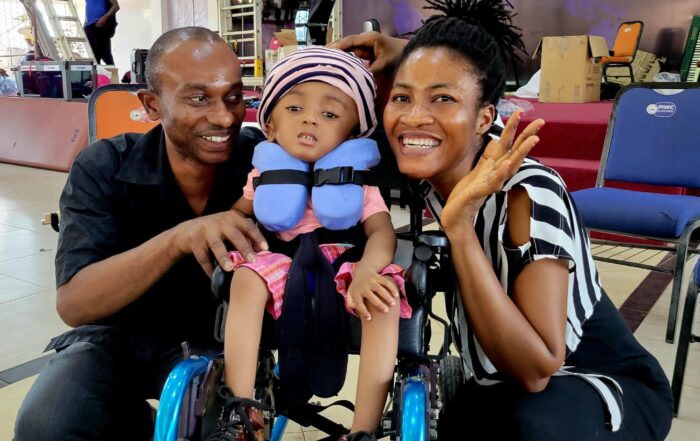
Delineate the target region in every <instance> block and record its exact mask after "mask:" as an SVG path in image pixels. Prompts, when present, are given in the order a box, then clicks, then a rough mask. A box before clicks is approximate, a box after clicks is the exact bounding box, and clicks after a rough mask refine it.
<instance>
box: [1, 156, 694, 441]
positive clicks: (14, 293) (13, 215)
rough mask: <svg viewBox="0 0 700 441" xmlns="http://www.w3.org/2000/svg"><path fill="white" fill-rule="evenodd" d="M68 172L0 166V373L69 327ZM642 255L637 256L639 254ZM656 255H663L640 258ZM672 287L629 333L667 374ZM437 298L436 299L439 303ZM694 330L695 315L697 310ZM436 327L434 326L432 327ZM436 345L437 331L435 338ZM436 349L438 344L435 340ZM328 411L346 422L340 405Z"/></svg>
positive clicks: (291, 436) (294, 434)
mask: <svg viewBox="0 0 700 441" xmlns="http://www.w3.org/2000/svg"><path fill="white" fill-rule="evenodd" d="M65 179H66V174H65V173H59V172H52V171H46V170H38V169H33V168H27V167H19V166H14V165H8V164H0V336H1V337H0V373H1V372H3V371H6V370H7V369H10V368H12V367H15V366H17V365H20V364H22V363H25V362H28V361H31V360H34V359H36V358H38V357H40V356H41V353H42V349H43V347H44V346H45V345H46V343H47V342H48V340H49V339H50V338H51V337H52V336H54V335H56V334H59V333H60V332H62V331H63V330H65V329H67V327H66V325H64V324H63V323H62V322H61V320H60V319H59V318H58V316H57V315H56V312H55V309H54V275H53V271H54V268H53V258H54V253H55V248H56V238H57V235H56V233H55V232H53V230H51V228H50V227H48V226H43V225H41V224H40V219H41V216H42V214H43V213H44V212H47V211H51V210H55V209H56V208H57V205H58V196H59V194H60V191H61V189H62V187H63V184H64V183H65ZM392 216H393V218H394V221H395V224H396V225H403V224H405V223H406V213H405V212H401V211H399V210H396V211H394V212H393V213H392ZM642 257H643V256H640V257H639V258H642ZM646 257H650V258H651V259H659V258H661V256H646ZM598 265H599V268H600V271H601V277H602V279H603V282H604V286H605V288H606V290H607V291H608V294H609V295H610V297H611V298H612V299H613V302H614V303H615V304H616V305H618V306H620V305H621V304H622V302H623V301H624V300H625V299H626V298H627V296H628V295H629V293H630V292H632V291H633V290H634V289H635V288H636V287H637V286H638V285H639V283H640V282H641V281H642V279H644V277H645V276H646V275H647V272H646V271H643V270H638V269H633V268H628V267H620V266H613V265H609V264H600V263H599V264H598ZM669 295H670V289H669V288H667V289H666V290H665V291H664V293H663V295H662V296H661V298H660V299H659V301H658V302H657V303H656V305H655V306H654V308H653V309H652V310H651V311H650V313H649V314H648V316H647V317H646V318H645V319H644V321H643V322H642V324H641V325H640V326H639V328H638V329H637V331H636V333H635V335H636V336H637V338H638V339H639V340H640V341H641V343H642V344H643V345H644V346H645V347H646V348H647V349H649V350H650V351H651V352H652V353H653V354H654V355H656V356H657V357H658V359H659V361H660V362H661V364H662V366H663V367H664V369H665V371H666V373H667V375H670V374H671V372H672V369H673V362H674V358H675V345H670V344H667V343H665V342H664V332H665V324H666V316H667V313H668V302H669ZM439 303H440V302H436V304H439ZM695 325H696V327H695V329H696V333H697V332H698V331H697V330H699V329H700V314H696V323H695ZM434 329H435V330H438V329H439V326H436V327H434ZM433 338H434V339H435V341H436V342H438V341H439V339H440V338H441V336H440V332H436V333H435V335H434V336H433ZM433 347H437V343H436V344H434V345H433ZM356 364H357V360H356V359H355V358H354V357H353V358H352V359H351V366H350V367H349V370H348V378H354V377H355V375H356V374H355V373H356V370H357V366H356ZM688 366H689V367H688V369H687V372H686V378H685V385H684V388H683V398H682V402H681V409H680V417H679V418H677V419H675V420H674V422H673V427H672V429H671V434H670V436H669V437H668V439H669V440H672V441H691V440H696V439H698V433H700V345H697V344H696V345H691V348H690V356H689V360H688ZM33 380H34V378H33V377H30V378H27V379H24V380H21V381H19V382H13V383H12V384H10V385H5V382H3V381H2V379H1V378H0V441H7V440H10V439H11V438H12V429H13V426H14V418H15V415H16V412H17V409H18V407H19V404H20V402H21V400H22V397H23V396H24V395H25V393H26V391H27V390H28V388H29V387H30V385H31V383H32V381H33ZM341 397H342V398H348V399H352V398H353V397H354V382H352V381H348V384H346V385H345V387H344V388H343V390H342V392H341ZM328 414H329V415H332V416H333V417H334V418H337V419H338V421H341V422H349V421H350V418H351V415H350V414H349V412H347V411H345V410H342V409H341V410H329V411H328ZM286 433H287V435H286V436H285V440H290V441H302V440H317V439H320V438H322V437H323V436H324V435H323V434H322V433H320V432H317V431H310V430H306V429H304V430H302V429H301V428H300V427H299V426H298V425H295V424H290V427H289V428H288V430H287V432H286Z"/></svg>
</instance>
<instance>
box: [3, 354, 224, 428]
mask: <svg viewBox="0 0 700 441" xmlns="http://www.w3.org/2000/svg"><path fill="white" fill-rule="evenodd" d="M129 346H131V349H125V348H121V349H120V350H115V349H114V348H112V347H110V345H103V344H95V343H90V342H77V343H73V344H72V345H70V346H69V347H68V348H66V349H64V350H62V351H61V352H59V353H58V354H56V356H55V357H53V358H52V359H51V360H50V361H49V363H48V364H47V366H46V367H45V368H44V370H43V371H42V372H41V373H40V374H39V377H38V378H37V380H36V382H35V383H34V385H33V386H32V388H31V389H30V391H29V393H28V394H27V396H26V398H25V400H24V402H23V403H22V406H21V408H20V410H19V414H18V416H17V421H16V423H15V441H49V440H71V441H84V440H95V441H97V440H115V441H116V440H134V441H140V440H144V441H146V440H150V439H151V437H152V436H153V416H152V413H151V409H150V406H149V405H148V403H147V402H146V401H145V400H146V399H150V398H156V399H157V398H159V397H160V392H161V390H162V387H163V384H164V383H165V380H166V378H167V376H168V374H169V373H170V371H171V370H172V369H173V367H174V366H175V365H176V364H177V363H178V362H179V361H180V360H182V357H183V354H182V349H181V347H180V346H178V345H173V346H169V347H166V346H151V345H146V344H142V345H140V344H139V343H138V342H136V343H135V344H132V345H129ZM207 352H209V353H213V352H215V351H202V350H199V349H197V350H196V352H195V353H198V354H203V353H207Z"/></svg>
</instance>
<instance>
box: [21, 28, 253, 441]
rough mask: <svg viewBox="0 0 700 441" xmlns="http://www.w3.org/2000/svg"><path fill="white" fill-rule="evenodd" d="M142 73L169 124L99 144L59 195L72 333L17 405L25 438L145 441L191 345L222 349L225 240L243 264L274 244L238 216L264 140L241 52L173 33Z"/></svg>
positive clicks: (156, 110)
mask: <svg viewBox="0 0 700 441" xmlns="http://www.w3.org/2000/svg"><path fill="white" fill-rule="evenodd" d="M146 77H147V81H148V90H140V91H139V92H138V95H139V98H140V99H141V102H142V103H143V105H144V107H145V109H146V111H147V112H148V116H149V118H151V119H154V120H155V119H160V121H161V125H160V126H159V127H156V128H154V129H153V130H151V131H150V132H148V133H146V134H144V135H134V134H127V135H122V136H119V137H116V138H112V139H108V140H101V141H98V142H96V143H94V144H92V145H90V146H89V147H88V148H86V149H85V150H84V151H83V152H81V153H80V155H79V156H78V157H77V158H76V160H75V162H74V164H73V166H72V168H71V171H70V173H69V176H68V181H67V183H66V187H65V189H64V191H63V194H62V195H61V201H60V208H61V215H62V217H61V227H60V230H61V232H60V236H59V244H58V250H57V254H56V284H57V286H58V289H57V302H56V308H57V310H58V313H59V315H60V316H61V318H62V319H63V320H64V321H65V322H66V323H67V324H69V325H71V326H74V327H76V329H74V330H72V331H69V332H68V333H66V334H64V335H62V336H59V337H57V338H55V339H53V340H52V341H51V343H50V344H49V347H48V349H56V350H57V351H58V354H57V355H56V356H55V357H54V358H53V359H52V360H51V361H50V362H49V364H48V365H47V367H46V368H45V369H44V371H43V372H42V373H41V374H40V375H39V378H38V379H37V381H36V383H35V384H34V385H33V387H32V389H31V390H30V392H29V394H28V395H27V397H26V399H25V402H24V403H23V405H22V407H21V409H20V412H19V415H18V418H17V423H16V427H15V431H16V438H15V439H16V440H17V441H26V440H31V441H41V440H49V439H51V440H54V439H71V440H112V439H115V440H117V439H119V440H124V439H129V440H140V439H149V436H150V435H151V430H152V421H150V419H151V418H152V417H151V414H150V408H149V407H148V406H147V404H146V402H145V401H144V400H145V399H147V398H158V396H159V395H160V390H161V388H162V385H163V383H164V381H165V379H166V377H167V374H168V373H169V372H170V370H171V369H172V368H173V366H174V365H175V364H176V363H177V362H178V361H179V360H181V359H182V357H183V350H182V349H181V346H180V344H181V342H183V341H188V342H189V343H190V344H191V345H192V347H193V351H194V352H196V353H212V352H219V351H220V350H221V346H219V345H218V344H217V343H216V342H215V341H214V340H213V330H214V329H213V325H214V322H215V320H214V315H215V310H216V307H217V305H216V302H215V301H214V298H213V295H212V294H211V293H210V292H209V275H210V274H211V272H212V270H213V265H215V263H216V262H217V261H218V263H220V264H221V265H222V266H223V267H224V268H225V269H230V268H231V262H230V260H229V259H228V257H227V250H226V242H230V243H231V244H232V245H233V246H234V247H235V248H236V249H237V250H239V251H241V252H242V253H243V255H244V256H252V255H253V252H254V250H260V249H266V248H267V244H266V243H265V241H264V239H263V237H262V235H261V234H260V232H259V231H258V230H257V228H256V227H255V226H254V224H253V223H252V222H251V221H250V220H249V219H245V218H243V217H242V216H241V215H239V214H238V213H236V212H234V211H231V210H229V209H230V208H231V207H232V205H233V203H234V202H235V201H236V200H237V199H238V198H239V197H240V195H241V192H242V190H241V189H242V187H243V185H244V184H245V180H246V175H247V173H248V171H249V170H250V167H251V165H250V163H251V159H252V151H253V147H254V146H255V144H257V142H259V141H261V140H262V134H260V133H259V132H257V131H254V130H250V129H246V130H243V131H242V132H241V133H240V134H239V130H240V125H241V121H242V120H243V117H244V114H245V107H244V104H243V99H242V82H241V69H240V65H239V63H238V60H237V59H236V56H235V55H234V53H233V52H232V51H231V49H230V48H229V47H228V46H227V45H226V43H224V41H223V40H222V39H221V38H220V37H219V36H218V35H216V34H215V33H213V32H211V31H209V30H207V29H203V28H196V27H191V28H182V29H176V30H172V31H169V32H167V33H165V34H164V35H163V36H161V37H160V38H159V39H158V40H157V41H156V42H155V43H154V45H153V47H152V48H151V50H150V52H149V54H148V60H147V71H146ZM210 254H211V255H213V256H214V258H215V260H212V259H211V258H210ZM251 259H252V257H251ZM203 270H204V271H203Z"/></svg>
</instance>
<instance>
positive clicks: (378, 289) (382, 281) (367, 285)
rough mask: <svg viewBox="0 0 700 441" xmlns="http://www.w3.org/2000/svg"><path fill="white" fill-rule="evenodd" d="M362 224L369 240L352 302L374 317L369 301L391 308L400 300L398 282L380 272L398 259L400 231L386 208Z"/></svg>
mask: <svg viewBox="0 0 700 441" xmlns="http://www.w3.org/2000/svg"><path fill="white" fill-rule="evenodd" d="M362 225H363V227H364V230H365V234H366V235H367V244H366V245H365V251H364V253H363V255H362V259H360V261H359V262H358V264H357V266H356V268H355V271H354V274H353V280H352V283H351V284H350V287H349V288H348V299H349V300H348V306H350V307H351V308H353V309H355V311H356V312H357V314H358V315H359V316H360V317H364V318H365V319H367V320H371V319H372V315H371V314H370V312H369V310H368V309H367V306H368V305H372V306H374V307H375V308H376V309H378V310H380V311H382V312H388V311H389V307H391V306H394V305H395V304H396V302H397V301H398V300H397V299H398V297H399V289H398V287H397V286H396V284H395V283H394V282H393V280H391V279H390V278H388V277H385V276H382V275H380V274H379V273H380V272H381V271H382V270H383V269H384V267H386V266H387V265H389V264H390V263H391V262H392V260H393V259H394V252H395V251H396V235H395V234H394V227H393V226H392V225H391V218H390V217H389V213H386V212H382V213H377V214H374V215H372V216H370V217H369V218H367V219H366V220H365V221H364V222H363V224H362Z"/></svg>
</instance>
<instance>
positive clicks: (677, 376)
mask: <svg viewBox="0 0 700 441" xmlns="http://www.w3.org/2000/svg"><path fill="white" fill-rule="evenodd" d="M698 291H700V260H698V262H697V263H696V264H695V269H694V270H693V273H692V275H691V277H690V284H689V285H688V294H686V296H685V308H684V309H683V319H682V320H681V331H680V334H679V335H678V349H677V350H676V362H675V363H674V365H673V381H672V382H671V390H672V391H673V415H674V416H678V408H679V407H680V401H681V389H682V388H683V377H684V376H685V364H686V362H687V361H688V346H689V345H690V343H698V342H700V335H695V334H693V318H694V317H695V305H696V304H697V301H698Z"/></svg>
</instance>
